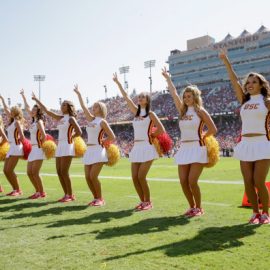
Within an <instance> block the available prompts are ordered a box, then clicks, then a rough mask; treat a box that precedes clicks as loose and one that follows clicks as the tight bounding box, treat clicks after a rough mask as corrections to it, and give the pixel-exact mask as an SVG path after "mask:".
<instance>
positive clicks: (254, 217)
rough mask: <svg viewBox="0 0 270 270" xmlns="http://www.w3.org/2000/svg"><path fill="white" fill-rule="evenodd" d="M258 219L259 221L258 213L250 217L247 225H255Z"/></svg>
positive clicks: (258, 221)
mask: <svg viewBox="0 0 270 270" xmlns="http://www.w3.org/2000/svg"><path fill="white" fill-rule="evenodd" d="M260 219H261V214H260V213H253V215H252V216H251V218H250V220H249V222H248V223H249V224H253V225H256V224H259V223H260Z"/></svg>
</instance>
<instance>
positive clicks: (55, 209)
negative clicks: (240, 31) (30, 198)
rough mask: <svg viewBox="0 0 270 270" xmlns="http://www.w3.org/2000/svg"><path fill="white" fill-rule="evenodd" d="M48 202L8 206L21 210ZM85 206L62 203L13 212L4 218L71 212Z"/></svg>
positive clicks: (82, 208)
mask: <svg viewBox="0 0 270 270" xmlns="http://www.w3.org/2000/svg"><path fill="white" fill-rule="evenodd" d="M48 204H49V203H36V204H35V203H26V204H18V205H13V206H11V207H10V208H11V209H14V208H16V207H17V208H18V209H19V210H22V209H24V208H30V207H35V206H41V205H48ZM86 208H87V206H85V205H68V206H67V205H64V206H58V207H51V208H48V209H43V210H40V211H35V212H30V213H20V214H14V215H12V216H9V217H6V218H4V219H19V218H28V217H34V218H35V217H44V216H46V215H59V214H62V213H63V212H71V211H74V212H76V211H81V210H84V209H86ZM18 209H17V210H18ZM1 210H2V209H1ZM15 210H16V209H15ZM5 211H6V210H5Z"/></svg>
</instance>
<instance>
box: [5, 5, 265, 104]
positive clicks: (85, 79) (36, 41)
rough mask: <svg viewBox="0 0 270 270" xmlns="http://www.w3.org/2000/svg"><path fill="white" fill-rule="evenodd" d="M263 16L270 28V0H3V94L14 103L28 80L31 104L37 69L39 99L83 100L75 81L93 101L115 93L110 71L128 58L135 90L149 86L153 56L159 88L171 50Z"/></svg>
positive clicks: (254, 23) (257, 22) (255, 23)
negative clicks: (146, 65) (40, 77)
mask: <svg viewBox="0 0 270 270" xmlns="http://www.w3.org/2000/svg"><path fill="white" fill-rule="evenodd" d="M262 24H264V25H265V26H266V27H268V28H270V1H269V0H257V1H253V0H237V1H235V0H226V1H218V0H204V1H200V0H189V1H184V0H166V1H161V0H0V61H1V62H0V63H1V64H0V94H1V95H3V96H4V97H5V98H6V99H7V98H8V97H9V98H10V99H11V103H12V105H16V104H17V103H21V102H22V99H21V97H20V95H19V92H20V89H21V88H23V89H24V90H25V94H26V96H27V97H28V99H29V102H30V104H33V103H32V101H31V100H30V97H31V92H32V91H35V92H36V94H38V91H37V89H38V84H37V82H34V80H33V75H34V74H44V75H46V80H45V81H44V82H42V85H41V99H42V101H43V102H44V103H45V105H47V106H48V107H49V108H59V98H62V99H69V100H72V101H74V103H75V105H76V106H77V105H78V104H79V103H78V101H77V97H76V95H75V94H74V93H73V85H74V84H75V83H77V84H78V85H79V88H80V90H81V92H82V95H83V97H84V98H86V97H88V99H89V105H91V104H92V103H94V102H95V101H97V100H99V99H103V98H104V97H105V93H104V87H103V86H104V85H106V86H107V89H108V96H109V97H111V96H115V95H117V93H118V89H117V87H116V86H115V84H114V82H113V81H112V74H113V72H115V71H117V72H118V73H119V71H118V70H119V67H121V66H123V65H128V66H130V72H129V73H128V74H127V80H128V84H129V91H130V92H131V91H132V90H133V89H136V91H137V92H140V91H149V78H148V77H149V70H147V69H144V61H147V60H152V59H154V60H156V66H155V67H154V68H153V72H152V73H153V89H154V90H162V89H165V82H164V80H163V78H162V76H161V68H162V67H163V66H164V65H166V61H167V59H168V56H169V54H170V51H171V50H173V49H180V50H185V49H186V41H187V40H188V39H192V38H196V37H199V36H203V35H206V34H209V35H210V36H212V37H213V38H215V40H216V41H220V40H222V39H223V38H224V37H225V36H226V34H227V33H230V34H231V35H233V36H238V35H239V34H240V33H241V32H242V31H243V30H244V29H247V30H248V31H250V32H251V33H253V32H255V31H256V30H257V29H258V28H259V27H260V26H261V25H262ZM119 77H120V79H121V81H122V82H123V77H122V76H120V75H119ZM77 107H78V106H77Z"/></svg>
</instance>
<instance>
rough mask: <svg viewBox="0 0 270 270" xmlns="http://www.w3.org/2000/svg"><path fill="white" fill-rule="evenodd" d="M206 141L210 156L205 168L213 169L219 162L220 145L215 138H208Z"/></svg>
mask: <svg viewBox="0 0 270 270" xmlns="http://www.w3.org/2000/svg"><path fill="white" fill-rule="evenodd" d="M204 141H205V145H206V148H207V156H208V163H207V164H205V167H207V168H211V167H213V166H215V165H216V164H217V162H218V161H219V144H218V141H217V140H216V138H215V137H214V136H209V137H206V138H205V140H204Z"/></svg>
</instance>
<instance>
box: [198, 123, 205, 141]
mask: <svg viewBox="0 0 270 270" xmlns="http://www.w3.org/2000/svg"><path fill="white" fill-rule="evenodd" d="M203 127H204V122H203V121H201V122H200V124H199V128H198V136H199V143H200V146H205V142H204V141H203V138H202V133H203Z"/></svg>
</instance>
